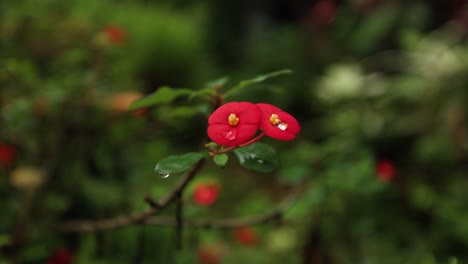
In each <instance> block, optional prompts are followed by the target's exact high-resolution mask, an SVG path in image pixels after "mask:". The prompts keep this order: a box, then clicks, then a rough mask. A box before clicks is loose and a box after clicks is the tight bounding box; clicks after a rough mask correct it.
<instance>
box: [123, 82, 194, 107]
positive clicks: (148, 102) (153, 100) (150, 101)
mask: <svg viewBox="0 0 468 264" xmlns="http://www.w3.org/2000/svg"><path fill="white" fill-rule="evenodd" d="M192 92H193V91H192V90H190V89H185V88H179V89H174V88H171V87H167V86H163V87H161V88H159V89H158V90H157V91H156V92H154V93H152V94H149V95H147V96H145V97H143V98H141V99H138V100H136V101H134V102H133V103H132V104H131V105H130V107H129V108H128V110H129V111H133V110H136V109H138V108H141V107H146V106H154V105H160V104H168V103H170V102H172V101H173V100H174V99H176V98H177V97H180V96H184V95H190V94H192Z"/></svg>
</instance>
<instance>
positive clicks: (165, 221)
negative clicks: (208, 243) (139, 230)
mask: <svg viewBox="0 0 468 264" xmlns="http://www.w3.org/2000/svg"><path fill="white" fill-rule="evenodd" d="M303 189H304V187H303V186H302V185H301V186H299V187H297V188H295V189H293V191H291V193H290V194H289V195H288V196H287V197H286V198H285V199H284V200H283V201H282V202H281V203H280V205H279V206H278V207H277V208H275V209H274V210H273V211H270V212H266V213H263V214H258V215H252V216H247V217H238V218H225V219H217V220H211V221H210V220H206V221H203V220H199V221H185V222H184V225H185V226H186V227H192V228H237V227H242V226H251V225H258V224H264V223H267V222H270V221H274V220H277V219H279V218H281V217H282V216H283V214H284V213H285V212H286V211H287V210H288V209H289V208H290V207H291V206H292V205H293V204H294V202H295V201H296V199H297V197H298V196H299V194H300V193H301V192H302V190H303ZM144 223H145V224H148V225H164V226H176V225H177V221H176V219H174V218H173V217H161V216H160V217H151V218H149V219H147V220H146V221H145V222H144Z"/></svg>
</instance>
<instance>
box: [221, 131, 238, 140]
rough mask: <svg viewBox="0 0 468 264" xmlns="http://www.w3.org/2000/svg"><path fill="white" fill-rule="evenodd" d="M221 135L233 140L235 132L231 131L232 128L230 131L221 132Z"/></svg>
mask: <svg viewBox="0 0 468 264" xmlns="http://www.w3.org/2000/svg"><path fill="white" fill-rule="evenodd" d="M223 137H224V138H225V139H227V140H231V141H232V140H234V139H236V137H237V135H236V132H235V131H233V130H230V131H227V132H223Z"/></svg>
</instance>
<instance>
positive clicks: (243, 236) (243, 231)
mask: <svg viewBox="0 0 468 264" xmlns="http://www.w3.org/2000/svg"><path fill="white" fill-rule="evenodd" d="M234 238H235V239H236V240H237V241H238V242H239V243H241V244H243V245H246V246H255V245H257V243H258V237H257V233H255V230H253V229H252V228H250V227H239V228H236V229H235V230H234Z"/></svg>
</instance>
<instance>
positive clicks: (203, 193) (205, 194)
mask: <svg viewBox="0 0 468 264" xmlns="http://www.w3.org/2000/svg"><path fill="white" fill-rule="evenodd" d="M218 194H219V185H218V184H216V183H211V184H200V185H197V186H196V187H195V190H194V192H193V200H194V201H195V203H196V204H198V205H202V206H208V205H212V204H213V203H214V202H215V201H216V199H218Z"/></svg>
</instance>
